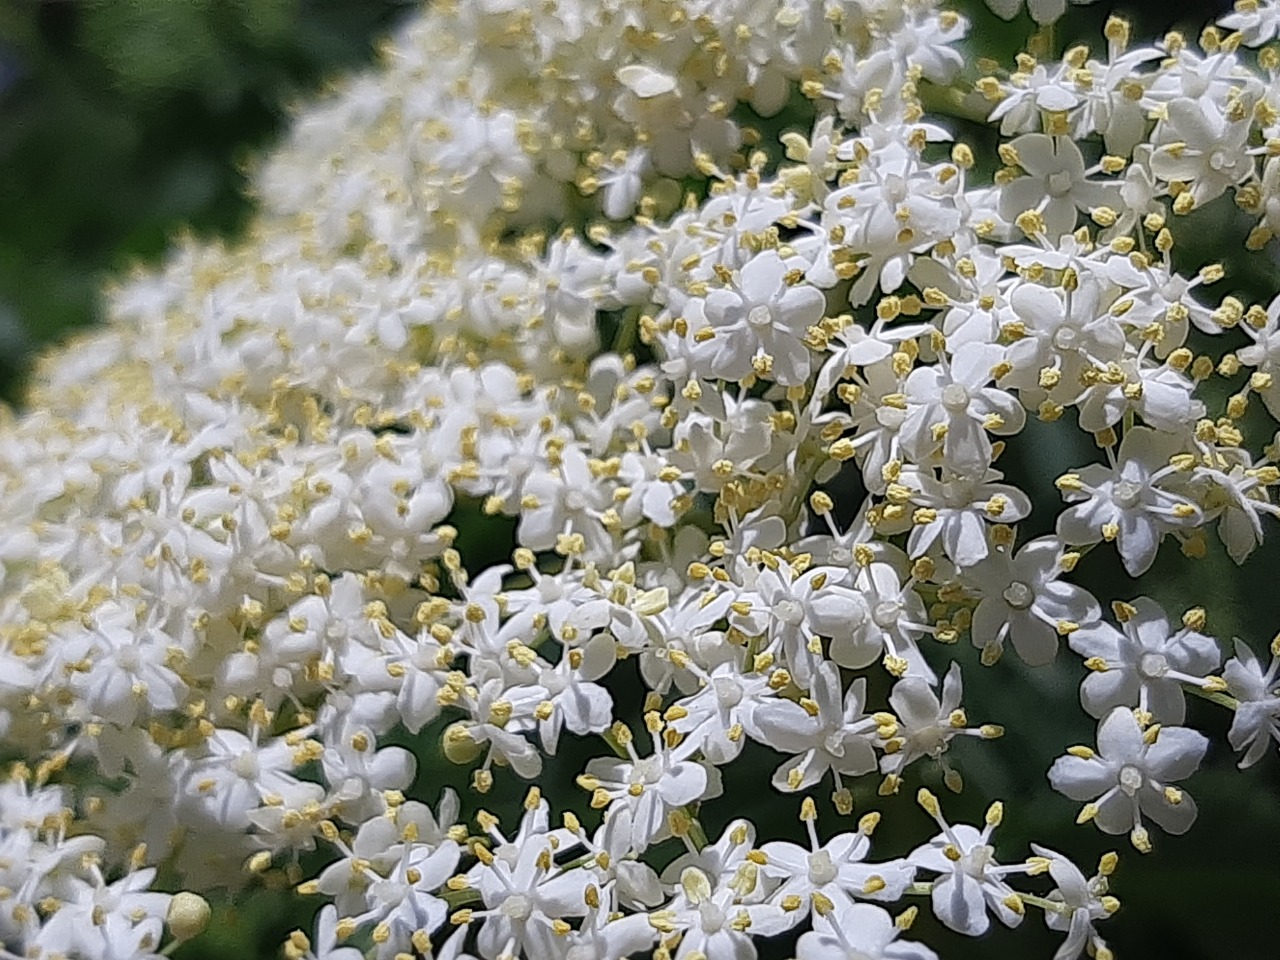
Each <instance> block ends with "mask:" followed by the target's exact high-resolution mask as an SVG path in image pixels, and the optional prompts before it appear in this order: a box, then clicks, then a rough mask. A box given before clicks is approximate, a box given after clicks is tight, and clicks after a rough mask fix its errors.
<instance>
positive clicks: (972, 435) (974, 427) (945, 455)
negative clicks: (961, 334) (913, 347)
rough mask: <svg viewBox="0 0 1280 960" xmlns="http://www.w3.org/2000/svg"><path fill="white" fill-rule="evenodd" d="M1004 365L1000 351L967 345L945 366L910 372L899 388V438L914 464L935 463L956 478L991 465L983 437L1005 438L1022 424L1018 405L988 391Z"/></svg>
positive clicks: (1002, 394) (987, 441)
mask: <svg viewBox="0 0 1280 960" xmlns="http://www.w3.org/2000/svg"><path fill="white" fill-rule="evenodd" d="M1003 360H1004V350H1003V349H1002V348H1001V347H998V346H995V345H994V344H981V343H966V344H965V345H964V346H962V347H960V348H959V349H958V350H956V352H955V353H954V354H953V355H952V356H951V359H950V361H949V362H947V363H945V364H944V363H941V362H940V363H939V364H938V365H937V366H925V367H917V368H916V369H915V370H912V371H911V373H910V374H909V375H908V376H907V380H906V384H905V385H904V386H903V393H904V394H905V397H906V404H907V416H906V419H905V420H904V421H903V423H902V433H901V436H902V446H903V448H904V449H905V450H906V451H907V453H908V454H910V456H911V457H912V458H913V459H914V460H915V461H916V462H917V463H920V464H931V463H932V462H933V461H934V460H935V458H937V459H938V460H940V462H941V463H942V464H943V465H944V466H945V467H947V468H948V469H950V470H952V471H954V472H955V473H958V474H961V475H974V474H977V475H979V476H982V475H984V474H985V472H986V470H987V468H988V467H990V465H991V440H990V438H989V437H988V436H987V432H988V431H990V432H991V433H994V434H997V435H998V436H1008V435H1010V434H1014V433H1017V432H1018V431H1019V430H1021V429H1022V427H1023V424H1024V423H1025V422H1026V413H1025V411H1024V410H1023V409H1022V406H1021V404H1019V403H1018V401H1017V400H1015V399H1014V398H1013V397H1012V396H1010V395H1009V394H1007V393H1005V392H1004V391H1003V390H999V389H997V388H995V387H991V386H988V384H990V383H991V381H992V380H994V379H996V378H997V377H998V376H1000V375H1001V372H1002V368H1001V366H1000V364H1001V363H1002V361H1003ZM939 454H940V455H941V456H940V457H939V456H938V455H939Z"/></svg>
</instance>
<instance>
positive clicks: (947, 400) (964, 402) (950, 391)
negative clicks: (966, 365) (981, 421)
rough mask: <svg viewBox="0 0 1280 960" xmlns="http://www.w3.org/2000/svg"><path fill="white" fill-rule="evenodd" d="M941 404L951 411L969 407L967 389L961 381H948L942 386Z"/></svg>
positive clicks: (955, 411) (954, 411)
mask: <svg viewBox="0 0 1280 960" xmlns="http://www.w3.org/2000/svg"><path fill="white" fill-rule="evenodd" d="M942 405H943V407H945V408H946V409H947V410H949V411H950V412H951V413H960V412H961V411H962V410H967V409H969V391H968V390H966V389H965V387H964V384H963V383H948V384H947V385H946V386H945V387H943V388H942Z"/></svg>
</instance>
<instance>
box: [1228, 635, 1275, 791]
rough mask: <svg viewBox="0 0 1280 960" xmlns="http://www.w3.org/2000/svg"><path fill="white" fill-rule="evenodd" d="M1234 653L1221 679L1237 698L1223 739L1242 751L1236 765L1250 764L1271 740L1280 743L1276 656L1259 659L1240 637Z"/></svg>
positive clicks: (1260, 754)
mask: <svg viewBox="0 0 1280 960" xmlns="http://www.w3.org/2000/svg"><path fill="white" fill-rule="evenodd" d="M1235 654H1236V655H1235V656H1234V657H1232V658H1231V659H1230V660H1228V661H1227V664H1226V666H1225V667H1224V668H1223V671H1222V678H1223V679H1224V680H1225V681H1226V682H1227V689H1228V690H1229V691H1230V693H1231V695H1232V696H1233V697H1235V698H1236V700H1237V701H1239V702H1238V703H1237V705H1236V713H1235V717H1234V718H1232V721H1231V729H1230V730H1228V731H1227V739H1228V740H1229V741H1230V743H1231V749H1233V750H1245V748H1246V747H1247V748H1248V749H1247V750H1246V751H1245V755H1244V756H1243V757H1241V758H1240V766H1241V768H1244V767H1251V766H1253V765H1254V764H1255V763H1257V762H1258V761H1259V760H1261V759H1262V755H1263V754H1264V753H1266V752H1267V747H1268V746H1270V744H1271V741H1273V740H1274V741H1276V742H1277V743H1280V682H1278V681H1277V676H1280V657H1276V656H1275V655H1274V654H1273V655H1272V657H1271V663H1270V665H1268V666H1267V667H1266V669H1263V666H1262V662H1261V661H1260V660H1259V659H1258V658H1257V657H1256V656H1255V655H1254V652H1253V651H1252V650H1251V649H1249V647H1248V645H1247V644H1245V643H1244V642H1243V641H1242V640H1236V645H1235Z"/></svg>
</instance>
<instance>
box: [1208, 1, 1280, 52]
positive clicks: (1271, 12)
mask: <svg viewBox="0 0 1280 960" xmlns="http://www.w3.org/2000/svg"><path fill="white" fill-rule="evenodd" d="M1218 25H1219V26H1222V27H1225V28H1226V29H1227V30H1229V31H1232V32H1234V31H1239V32H1240V42H1241V43H1243V44H1244V45H1245V46H1248V47H1261V46H1262V45H1263V44H1266V43H1270V42H1271V40H1272V39H1274V38H1275V36H1276V34H1277V33H1280V4H1277V3H1276V0H1246V2H1244V3H1237V4H1236V10H1235V13H1231V14H1228V15H1227V16H1225V17H1223V18H1222V19H1221V20H1219V21H1218Z"/></svg>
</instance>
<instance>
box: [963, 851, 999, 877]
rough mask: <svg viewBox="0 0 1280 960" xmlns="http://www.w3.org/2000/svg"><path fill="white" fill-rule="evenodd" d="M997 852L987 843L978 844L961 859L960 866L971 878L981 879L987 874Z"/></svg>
mask: <svg viewBox="0 0 1280 960" xmlns="http://www.w3.org/2000/svg"><path fill="white" fill-rule="evenodd" d="M994 853H995V851H994V850H993V849H992V848H991V847H989V846H987V845H986V844H985V843H981V844H978V846H976V847H974V848H973V849H972V850H970V851H969V852H968V853H966V854H965V855H964V856H963V857H961V858H960V866H961V868H962V869H963V870H964V872H965V873H967V874H968V875H969V876H971V877H978V878H980V877H981V876H982V875H983V874H984V873H986V872H987V866H988V864H990V863H991V860H992V856H993V855H994Z"/></svg>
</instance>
